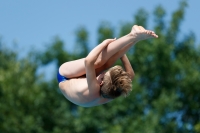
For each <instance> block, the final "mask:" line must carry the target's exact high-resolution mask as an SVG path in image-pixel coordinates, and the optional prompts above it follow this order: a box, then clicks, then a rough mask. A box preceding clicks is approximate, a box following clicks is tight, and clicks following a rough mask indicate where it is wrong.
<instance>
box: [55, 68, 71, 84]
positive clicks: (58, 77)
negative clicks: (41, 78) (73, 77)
mask: <svg viewBox="0 0 200 133" xmlns="http://www.w3.org/2000/svg"><path fill="white" fill-rule="evenodd" d="M57 80H58V83H60V82H63V81H66V80H69V79H68V78H66V77H64V76H62V75H60V73H59V71H58V73H57Z"/></svg>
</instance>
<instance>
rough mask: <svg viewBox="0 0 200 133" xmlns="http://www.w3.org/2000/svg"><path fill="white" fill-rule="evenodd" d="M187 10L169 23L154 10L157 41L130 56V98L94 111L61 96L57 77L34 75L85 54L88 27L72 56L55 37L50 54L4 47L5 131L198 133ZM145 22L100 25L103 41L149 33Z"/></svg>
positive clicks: (1, 117) (197, 77)
mask: <svg viewBox="0 0 200 133" xmlns="http://www.w3.org/2000/svg"><path fill="white" fill-rule="evenodd" d="M186 7H187V3H186V1H181V3H180V6H179V8H178V9H177V10H176V11H174V13H173V14H172V17H171V21H170V23H167V22H166V21H165V16H166V11H165V10H164V9H163V7H162V6H160V5H159V6H158V7H156V8H155V10H154V12H153V15H154V20H155V23H154V30H155V32H156V33H157V34H158V35H159V38H158V39H150V40H147V41H143V42H140V43H138V44H136V45H135V46H134V47H133V48H132V49H131V50H130V51H129V53H128V57H129V59H130V62H131V64H132V66H133V68H134V70H135V73H136V77H135V79H134V81H133V91H132V93H131V94H130V96H128V97H126V98H123V97H120V98H117V99H115V100H113V101H112V102H110V103H107V104H105V105H101V106H97V107H92V108H83V107H79V106H76V105H74V104H72V103H71V102H69V101H68V100H66V99H65V98H64V96H63V95H62V94H61V92H60V91H59V89H58V85H57V82H56V79H55V78H54V79H53V80H52V81H45V80H44V77H42V76H41V75H37V69H38V68H40V67H43V66H45V65H47V64H48V63H51V62H55V63H56V64H55V65H56V67H57V68H58V67H59V66H60V65H61V64H62V63H64V62H66V61H70V60H73V59H77V58H80V57H84V56H86V55H87V53H88V52H89V47H88V44H89V42H88V32H87V30H86V29H85V28H84V27H81V28H79V29H78V30H77V31H76V37H77V38H76V42H75V44H76V48H77V47H78V49H77V50H76V51H74V53H70V52H69V51H67V50H65V49H68V48H67V47H68V45H65V44H64V43H63V41H62V40H60V39H59V38H55V39H54V40H53V41H52V43H50V44H49V45H48V46H47V48H46V50H45V51H43V52H40V53H36V52H35V53H34V52H33V53H32V54H31V56H27V57H26V58H24V59H20V60H19V59H18V53H15V52H13V51H11V50H9V49H6V48H4V47H3V45H2V43H1V42H0V121H1V123H0V132H2V133H21V132H27V133H28V132H33V133H60V132H63V133H84V132H92V133H132V132H134V133H141V132H142V133H143V132H144V133H155V132H158V133H187V132H191V133H195V132H197V133H198V132H200V113H199V109H200V104H199V103H200V97H199V96H200V91H199V86H200V73H199V71H200V47H199V46H198V45H196V44H195V35H194V34H193V33H187V35H184V36H183V34H181V33H180V30H181V29H180V26H181V23H182V22H183V20H184V15H185V10H186ZM148 16H149V14H148V13H147V12H146V11H145V10H144V9H140V10H139V11H138V12H137V13H136V14H135V16H134V17H133V18H134V21H133V22H125V23H123V24H122V25H121V26H120V27H121V28H120V29H119V31H114V30H113V29H114V28H113V27H112V26H111V24H109V23H105V22H104V23H101V24H100V26H99V28H98V33H97V34H98V40H97V41H98V43H101V42H102V41H103V40H104V39H107V38H114V37H115V36H116V37H120V36H123V35H125V34H127V33H129V32H130V29H131V27H132V25H133V24H138V25H143V26H144V27H148V26H149V25H148ZM116 32H117V33H118V34H116ZM80 48H81V49H80ZM55 71H57V70H55ZM55 71H54V72H55ZM54 72H51V73H52V74H54ZM54 75H55V74H54Z"/></svg>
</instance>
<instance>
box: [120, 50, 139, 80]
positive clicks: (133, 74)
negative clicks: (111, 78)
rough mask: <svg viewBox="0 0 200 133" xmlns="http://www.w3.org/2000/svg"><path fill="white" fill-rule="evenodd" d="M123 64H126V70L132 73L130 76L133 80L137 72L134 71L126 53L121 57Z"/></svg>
mask: <svg viewBox="0 0 200 133" xmlns="http://www.w3.org/2000/svg"><path fill="white" fill-rule="evenodd" d="M120 60H121V62H122V64H123V66H124V69H125V71H126V72H127V73H128V74H129V75H130V78H131V80H133V78H134V76H135V73H134V70H133V68H132V66H131V63H130V61H129V59H128V57H127V56H126V54H124V55H123V56H122V57H121V58H120Z"/></svg>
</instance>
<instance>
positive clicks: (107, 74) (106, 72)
mask: <svg viewBox="0 0 200 133" xmlns="http://www.w3.org/2000/svg"><path fill="white" fill-rule="evenodd" d="M104 76H110V74H109V72H108V71H105V72H103V73H101V74H100V75H99V76H98V77H97V81H98V82H99V84H100V86H102V85H103V78H104Z"/></svg>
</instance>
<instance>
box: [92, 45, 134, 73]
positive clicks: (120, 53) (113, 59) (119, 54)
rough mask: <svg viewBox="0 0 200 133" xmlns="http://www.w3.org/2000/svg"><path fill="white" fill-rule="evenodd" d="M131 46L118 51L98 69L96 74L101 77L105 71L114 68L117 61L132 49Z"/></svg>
mask: <svg viewBox="0 0 200 133" xmlns="http://www.w3.org/2000/svg"><path fill="white" fill-rule="evenodd" d="M131 46H132V45H131V44H129V45H126V46H124V47H123V48H122V49H121V50H120V51H118V52H117V53H116V54H114V55H113V56H111V57H110V58H109V59H108V60H107V62H106V63H105V64H104V65H103V66H101V67H99V68H97V69H96V74H97V75H99V74H101V73H102V72H103V71H105V70H107V69H109V68H110V67H112V66H113V65H114V64H115V63H116V61H117V60H118V59H119V58H121V57H122V56H123V55H124V54H125V53H126V52H127V51H128V50H129V49H130V48H131Z"/></svg>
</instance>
